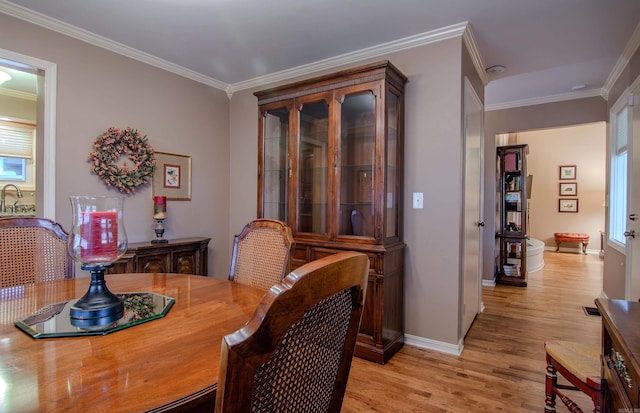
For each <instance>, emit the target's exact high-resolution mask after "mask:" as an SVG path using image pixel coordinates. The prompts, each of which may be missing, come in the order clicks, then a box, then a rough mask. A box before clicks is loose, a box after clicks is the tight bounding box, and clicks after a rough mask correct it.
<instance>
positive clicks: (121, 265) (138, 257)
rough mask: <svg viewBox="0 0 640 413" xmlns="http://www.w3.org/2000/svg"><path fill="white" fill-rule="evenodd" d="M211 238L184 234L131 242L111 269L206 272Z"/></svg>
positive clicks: (113, 271) (119, 271)
mask: <svg viewBox="0 0 640 413" xmlns="http://www.w3.org/2000/svg"><path fill="white" fill-rule="evenodd" d="M210 240H211V238H182V239H174V240H169V242H167V243H164V244H152V243H151V242H137V243H131V244H129V245H128V246H127V252H126V253H125V254H124V256H123V257H122V258H120V259H119V260H118V261H116V262H115V263H114V266H113V267H112V268H110V269H109V271H108V272H109V273H111V274H120V273H132V272H169V273H180V274H195V275H205V276H206V275H207V272H208V259H207V252H208V246H209V241H210Z"/></svg>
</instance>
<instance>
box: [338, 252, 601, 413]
mask: <svg viewBox="0 0 640 413" xmlns="http://www.w3.org/2000/svg"><path fill="white" fill-rule="evenodd" d="M544 260H545V267H544V268H543V269H542V270H540V271H538V272H535V273H533V274H530V275H529V282H528V287H527V288H521V287H509V286H502V285H498V286H496V287H483V288H482V299H483V302H484V305H485V310H484V311H483V312H482V313H480V314H478V316H477V317H476V320H475V321H474V323H473V325H472V327H471V329H470V330H469V333H468V334H467V337H466V338H465V342H464V350H463V352H462V354H461V355H460V356H453V355H448V354H443V353H440V352H437V351H432V350H423V349H419V348H417V347H412V346H408V345H405V346H404V347H403V348H402V349H401V350H400V351H399V352H398V353H397V354H396V355H395V356H394V357H393V358H392V359H391V360H390V361H389V362H388V363H387V364H386V365H379V364H375V363H372V362H369V361H366V360H362V359H359V358H354V360H353V365H352V368H351V374H350V377H349V382H348V384H347V393H346V396H345V400H344V404H343V408H342V412H345V413H352V412H429V413H453V412H456V413H457V412H460V413H462V412H464V413H476V412H510V413H517V412H537V413H540V412H543V411H544V378H545V366H546V363H545V352H544V346H543V343H544V341H545V340H547V339H560V340H584V341H591V342H596V343H599V342H600V329H601V320H600V317H597V316H587V315H585V313H584V311H583V309H582V306H589V307H593V306H595V305H594V299H595V298H597V297H599V296H600V293H601V290H602V261H601V260H600V259H599V258H598V256H597V255H593V254H589V255H580V254H571V253H555V252H552V251H545V252H544ZM575 400H576V401H578V402H579V403H580V405H581V407H582V408H583V410H584V411H591V410H592V409H593V405H592V404H591V402H590V399H588V398H586V397H585V396H584V395H580V396H579V397H577V398H576V399H575ZM567 411H568V410H567V409H565V408H564V405H562V402H560V400H558V405H557V412H559V413H562V412H567Z"/></svg>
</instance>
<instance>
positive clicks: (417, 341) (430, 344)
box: [404, 334, 464, 356]
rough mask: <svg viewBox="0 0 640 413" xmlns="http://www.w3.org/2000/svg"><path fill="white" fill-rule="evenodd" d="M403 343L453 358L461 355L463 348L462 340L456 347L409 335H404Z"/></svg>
mask: <svg viewBox="0 0 640 413" xmlns="http://www.w3.org/2000/svg"><path fill="white" fill-rule="evenodd" d="M404 343H405V344H407V345H410V346H415V347H418V348H422V349H426V350H435V351H439V352H441V353H447V354H453V355H455V356H459V355H460V354H462V349H463V348H464V345H463V344H462V340H460V342H459V343H458V345H455V344H451V343H445V342H443V341H435V340H431V339H428V338H424V337H418V336H413V335H411V334H405V335H404Z"/></svg>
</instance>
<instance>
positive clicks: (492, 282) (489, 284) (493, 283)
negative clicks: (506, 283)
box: [482, 278, 496, 308]
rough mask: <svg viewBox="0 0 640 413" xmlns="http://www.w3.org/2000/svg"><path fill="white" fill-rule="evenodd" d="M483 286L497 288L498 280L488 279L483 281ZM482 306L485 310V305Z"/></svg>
mask: <svg viewBox="0 0 640 413" xmlns="http://www.w3.org/2000/svg"><path fill="white" fill-rule="evenodd" d="M482 286H483V287H495V286H496V280H495V279H493V280H487V279H484V278H483V279H482ZM482 306H483V308H484V303H482Z"/></svg>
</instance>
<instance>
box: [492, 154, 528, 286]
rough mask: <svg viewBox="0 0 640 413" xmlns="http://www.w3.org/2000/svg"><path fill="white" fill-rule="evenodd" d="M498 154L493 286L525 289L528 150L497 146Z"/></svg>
mask: <svg viewBox="0 0 640 413" xmlns="http://www.w3.org/2000/svg"><path fill="white" fill-rule="evenodd" d="M497 152H498V171H499V172H498V173H499V177H498V188H499V194H498V199H499V204H498V211H499V212H498V213H499V216H500V218H499V221H498V224H499V228H498V240H499V243H500V262H499V265H498V274H497V278H496V282H498V283H500V284H508V285H515V286H519V287H526V286H527V239H529V235H527V234H528V233H527V214H528V210H527V202H528V196H527V194H528V193H529V191H530V189H529V185H528V182H527V155H528V154H529V146H528V145H509V146H500V147H498V149H497Z"/></svg>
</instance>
